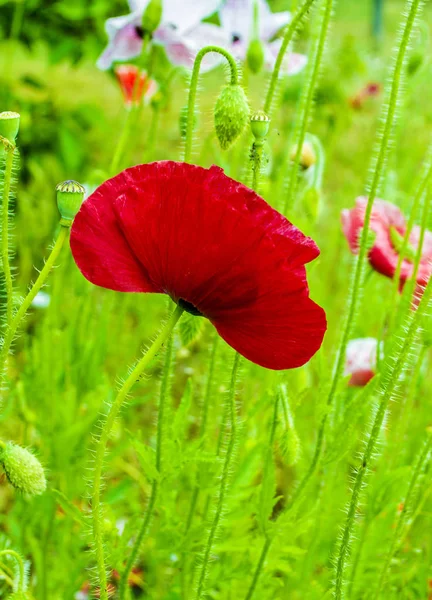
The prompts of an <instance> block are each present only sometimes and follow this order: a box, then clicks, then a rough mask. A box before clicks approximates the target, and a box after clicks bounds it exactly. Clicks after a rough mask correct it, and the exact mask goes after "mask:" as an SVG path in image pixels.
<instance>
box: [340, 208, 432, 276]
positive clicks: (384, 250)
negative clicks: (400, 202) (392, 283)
mask: <svg viewBox="0 0 432 600" xmlns="http://www.w3.org/2000/svg"><path fill="white" fill-rule="evenodd" d="M366 205H367V198H366V197H363V196H361V197H360V198H357V200H356V206H355V208H353V209H351V210H348V209H346V210H343V211H342V228H343V232H344V234H345V237H346V238H347V240H348V244H349V246H350V248H351V251H352V252H353V253H354V254H356V253H357V252H358V248H359V240H360V235H361V230H362V228H363V225H364V216H365V211H366ZM370 229H371V231H373V232H374V233H375V235H376V237H375V241H374V244H373V246H372V249H371V251H370V252H369V262H370V264H371V266H372V267H373V268H374V269H375V270H376V271H378V273H381V274H382V275H385V276H386V277H390V278H392V277H393V276H394V274H395V271H396V268H397V264H398V261H399V251H400V249H401V246H402V240H403V237H404V235H405V232H406V222H405V218H404V216H403V214H402V213H401V211H400V210H399V208H398V207H397V206H395V205H394V204H391V203H390V202H386V201H385V200H379V199H376V200H375V201H374V203H373V207H372V213H371V221H370ZM419 240H420V227H419V226H418V225H416V226H414V227H413V228H412V231H411V235H410V238H409V245H410V248H409V249H408V255H407V258H405V259H404V260H403V262H402V267H401V274H400V285H401V287H403V285H404V283H405V281H406V280H407V279H409V278H410V277H412V275H413V271H414V264H413V260H414V254H415V251H416V250H417V247H418V244H419ZM431 260H432V233H431V232H430V231H426V232H425V237H424V242H423V248H422V257H421V260H420V266H419V271H418V273H417V283H418V284H419V285H425V284H426V283H427V281H428V280H429V277H430V276H431V273H432V264H431Z"/></svg>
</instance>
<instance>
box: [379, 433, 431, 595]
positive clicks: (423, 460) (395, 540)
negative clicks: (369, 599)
mask: <svg viewBox="0 0 432 600" xmlns="http://www.w3.org/2000/svg"><path fill="white" fill-rule="evenodd" d="M431 451H432V431H428V432H427V438H426V440H425V442H424V443H423V446H422V448H421V449H420V452H419V454H418V456H417V460H416V461H415V464H414V467H413V469H412V474H411V479H410V481H409V484H408V490H407V493H406V495H405V499H404V500H403V507H402V510H401V512H400V514H399V518H398V520H397V523H396V527H395V529H394V532H393V537H392V541H391V544H390V548H389V551H388V553H387V557H386V559H385V560H384V564H383V567H382V569H381V574H380V577H379V581H378V586H377V589H376V591H375V595H374V599H375V600H378V598H379V596H380V594H381V590H382V589H383V587H384V584H385V578H386V575H387V571H388V569H389V567H390V564H391V561H392V560H393V557H394V555H395V553H396V551H397V548H398V546H400V544H401V543H402V541H403V538H404V532H403V529H404V525H405V523H406V520H407V517H408V516H409V514H410V513H411V514H412V506H411V504H412V500H413V496H415V490H416V489H417V484H418V480H419V477H420V475H421V472H422V471H423V469H424V468H425V466H426V465H427V463H428V461H429V460H430V457H431Z"/></svg>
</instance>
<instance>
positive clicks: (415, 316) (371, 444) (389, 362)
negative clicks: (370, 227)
mask: <svg viewBox="0 0 432 600" xmlns="http://www.w3.org/2000/svg"><path fill="white" fill-rule="evenodd" d="M431 295H432V278H431V279H429V282H428V284H427V287H426V290H425V292H424V294H423V296H422V299H421V301H420V304H419V307H418V309H417V311H416V312H415V313H413V312H412V311H411V313H410V314H409V315H408V317H407V321H406V323H404V327H403V328H401V330H400V332H399V333H400V334H401V335H400V338H402V339H403V342H402V345H401V348H400V349H397V350H395V353H394V354H392V355H391V356H389V357H388V358H387V359H386V365H385V366H386V368H385V371H384V374H383V377H382V380H381V382H382V387H381V390H380V391H379V396H380V401H379V404H378V406H377V409H376V413H375V418H374V422H373V425H372V429H371V431H370V433H369V436H368V438H367V440H366V447H365V450H364V452H363V455H362V456H361V458H360V463H359V465H358V466H357V469H356V475H355V478H354V485H353V488H352V494H351V500H350V502H349V504H348V510H347V517H346V520H345V524H344V526H343V530H342V535H341V540H340V545H339V551H338V555H337V560H336V563H335V593H334V597H335V599H336V600H341V599H342V598H343V597H344V592H345V586H346V558H347V554H348V551H349V549H350V547H351V537H352V533H353V528H354V524H355V520H356V515H357V511H358V505H359V501H360V496H361V492H362V490H363V488H364V486H365V485H366V478H367V475H368V473H369V470H370V463H371V461H372V459H373V457H374V456H375V454H376V450H377V445H378V438H379V435H380V433H381V428H382V425H383V422H384V418H385V415H386V412H387V407H388V405H389V403H390V401H391V400H393V398H394V396H395V394H396V393H397V390H398V385H399V380H400V377H401V375H402V374H403V372H404V369H405V367H406V364H407V361H408V360H409V354H410V352H411V351H412V347H413V345H414V344H415V341H416V337H417V333H418V330H419V328H420V326H421V323H422V319H423V316H424V315H425V313H426V311H427V309H428V305H429V301H430V298H431ZM405 326H406V327H405ZM406 330H407V333H406V334H405V336H403V335H402V332H403V331H406Z"/></svg>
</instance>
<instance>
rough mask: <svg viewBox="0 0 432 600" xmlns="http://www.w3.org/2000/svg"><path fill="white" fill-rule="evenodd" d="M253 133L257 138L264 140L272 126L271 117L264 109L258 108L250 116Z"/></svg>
mask: <svg viewBox="0 0 432 600" xmlns="http://www.w3.org/2000/svg"><path fill="white" fill-rule="evenodd" d="M250 126H251V130H252V135H253V136H254V138H255V139H256V140H264V139H265V138H266V137H267V134H268V131H269V128H270V118H269V117H268V116H267V115H266V113H265V112H264V111H263V110H257V111H256V112H254V114H253V115H252V116H251V118H250Z"/></svg>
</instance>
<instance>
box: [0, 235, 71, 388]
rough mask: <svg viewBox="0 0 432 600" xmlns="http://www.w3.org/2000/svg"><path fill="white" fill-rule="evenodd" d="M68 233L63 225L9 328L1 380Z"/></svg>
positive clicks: (1, 352) (0, 358)
mask: <svg viewBox="0 0 432 600" xmlns="http://www.w3.org/2000/svg"><path fill="white" fill-rule="evenodd" d="M68 233H69V227H66V226H63V225H61V226H60V231H59V234H58V236H57V239H56V241H55V243H54V246H53V248H52V250H51V253H50V255H49V256H48V258H47V260H46V263H45V265H44V267H43V269H42V271H41V272H40V273H39V276H38V278H37V279H36V281H35V282H34V284H33V285H32V287H31V288H30V290H29V292H28V294H27V296H26V297H25V298H24V300H23V302H22V304H21V306H20V307H19V309H18V310H17V312H16V314H15V315H14V317H13V319H12V321H11V323H10V325H9V327H8V328H7V330H6V334H5V336H4V339H3V345H2V347H1V350H0V378H1V377H3V374H4V367H5V363H6V360H7V357H8V355H9V351H10V347H11V345H12V342H13V340H14V338H15V334H16V332H17V329H18V327H19V325H20V323H21V321H22V319H23V318H24V316H25V314H26V312H27V310H28V309H29V307H30V305H31V303H32V302H33V300H34V298H35V296H36V294H37V293H38V292H39V291H40V289H41V288H42V286H43V285H44V284H45V282H46V280H47V278H48V275H49V274H50V272H51V269H52V268H53V266H54V264H55V262H56V260H57V258H58V256H59V254H60V251H61V249H62V247H63V244H64V242H65V240H66V238H67V236H68Z"/></svg>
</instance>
